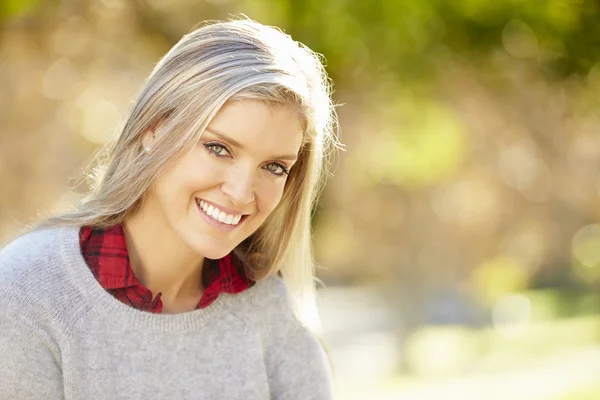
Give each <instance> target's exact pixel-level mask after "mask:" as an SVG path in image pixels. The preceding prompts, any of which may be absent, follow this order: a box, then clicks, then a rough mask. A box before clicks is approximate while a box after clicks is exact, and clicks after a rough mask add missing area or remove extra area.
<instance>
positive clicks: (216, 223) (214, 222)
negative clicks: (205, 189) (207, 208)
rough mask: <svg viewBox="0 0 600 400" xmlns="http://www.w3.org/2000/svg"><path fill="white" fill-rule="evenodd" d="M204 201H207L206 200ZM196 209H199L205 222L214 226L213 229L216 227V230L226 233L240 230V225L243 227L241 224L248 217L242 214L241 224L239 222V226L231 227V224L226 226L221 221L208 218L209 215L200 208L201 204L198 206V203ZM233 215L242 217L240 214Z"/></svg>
mask: <svg viewBox="0 0 600 400" xmlns="http://www.w3.org/2000/svg"><path fill="white" fill-rule="evenodd" d="M204 201H206V200H204ZM207 203H208V202H207ZM210 204H213V206H214V203H210ZM196 208H197V209H198V211H199V212H200V215H201V216H202V218H204V220H205V221H206V222H207V223H208V224H209V225H211V226H213V227H215V228H217V229H219V230H221V231H225V232H229V231H232V230H234V229H236V228H239V227H240V225H241V224H242V223H243V222H244V221H245V220H246V218H247V217H248V215H244V214H242V218H240V222H238V223H237V225H229V224H225V223H223V222H219V221H217V220H215V219H213V218H212V217H209V216H208V214H206V213H205V212H204V210H203V209H202V208H200V204H198V202H196ZM222 211H225V210H222ZM233 215H240V214H239V213H238V214H233Z"/></svg>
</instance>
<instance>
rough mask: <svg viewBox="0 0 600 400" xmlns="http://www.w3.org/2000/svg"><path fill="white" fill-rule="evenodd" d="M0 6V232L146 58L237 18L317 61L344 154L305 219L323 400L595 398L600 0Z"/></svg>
mask: <svg viewBox="0 0 600 400" xmlns="http://www.w3.org/2000/svg"><path fill="white" fill-rule="evenodd" d="M598 4H599V3H598V2H596V1H587V0H548V1H517V0H499V1H486V0H437V1H427V0H372V1H352V0H318V1H317V0H304V1H303V0H246V1H236V0H212V1H208V0H207V1H199V0H62V1H58V0H55V1H48V0H46V1H41V0H40V1H34V0H25V1H18V0H1V1H0V191H1V193H2V196H0V241H4V240H7V239H8V238H10V237H12V236H13V235H15V234H16V233H17V232H19V231H20V230H21V229H22V228H23V227H24V226H25V225H27V224H30V223H32V222H35V221H38V220H39V219H40V218H41V217H42V216H45V215H49V214H51V213H55V212H59V211H64V210H66V209H68V208H69V207H70V206H72V205H73V204H75V203H76V201H77V197H76V193H80V192H81V191H83V190H84V189H85V188H82V187H79V188H77V189H75V190H71V189H70V188H71V187H72V186H73V185H74V184H75V183H77V182H78V180H79V178H80V177H81V173H80V172H79V171H80V170H81V168H82V167H83V166H84V165H85V164H86V162H87V161H89V158H90V156H91V154H92V153H93V152H94V151H95V150H96V149H97V148H98V147H99V146H100V145H101V144H102V143H104V142H105V141H107V140H108V139H109V138H111V137H112V136H113V135H114V133H115V127H116V125H117V122H118V120H119V118H121V117H122V116H123V115H124V113H125V112H126V110H127V109H128V107H129V106H130V105H131V103H132V100H133V99H134V97H135V94H136V92H137V90H138V89H139V88H140V86H141V84H142V83H143V80H144V78H145V77H146V75H147V74H148V73H149V72H150V71H151V69H152V68H153V66H154V65H155V63H156V62H157V61H158V59H159V58H160V56H162V55H163V54H164V53H165V52H166V51H167V50H168V49H169V48H170V47H171V46H172V45H173V44H174V43H176V42H177V41H178V40H179V39H180V37H181V36H182V35H183V34H185V33H187V32H189V31H190V30H191V29H192V28H193V27H194V26H195V25H196V24H197V23H198V22H200V21H202V20H206V19H223V18H228V17H229V16H231V15H237V14H239V13H244V14H246V15H248V16H249V17H251V18H253V19H256V20H258V21H260V22H262V23H265V24H271V25H277V26H279V27H281V28H283V29H284V30H285V31H286V32H288V33H290V34H292V36H293V37H294V38H295V39H297V40H300V41H302V42H304V43H305V44H307V45H308V46H310V47H311V48H313V49H314V50H315V51H318V52H320V53H322V54H324V55H325V57H326V59H327V69H328V71H329V73H330V75H331V77H332V78H333V80H334V81H335V93H334V96H335V100H336V102H337V103H338V104H340V107H339V109H338V111H339V116H340V123H341V129H342V141H343V142H344V143H345V144H346V147H347V151H346V152H345V153H342V154H340V156H339V157H337V158H336V160H335V166H336V169H335V174H334V176H333V177H332V179H331V180H330V184H329V186H328V188H327V189H326V191H325V194H324V197H323V199H322V202H321V206H320V208H319V210H318V213H317V214H316V216H315V221H314V223H315V225H314V226H315V233H316V234H315V245H316V250H317V260H318V262H319V264H320V267H319V270H318V275H319V277H320V278H321V279H322V280H323V282H324V283H325V284H326V286H327V289H325V290H320V306H321V313H322V319H323V325H324V329H325V339H326V342H327V344H328V346H329V350H330V353H331V357H332V359H333V363H334V365H335V369H336V375H337V380H338V392H339V396H338V398H339V399H342V400H349V399H373V400H376V399H386V400H387V399H402V400H406V399H410V400H416V399H460V400H463V399H466V400H470V399H477V400H480V399H511V400H513V399H526V400H536V399H540V400H541V399H543V400H588V399H600V295H599V289H600V221H599V211H600V202H599V195H600V175H599V173H598V171H599V167H600V134H599V133H600V132H599V129H600V23H599V21H600V8H599V7H600V6H599V5H598Z"/></svg>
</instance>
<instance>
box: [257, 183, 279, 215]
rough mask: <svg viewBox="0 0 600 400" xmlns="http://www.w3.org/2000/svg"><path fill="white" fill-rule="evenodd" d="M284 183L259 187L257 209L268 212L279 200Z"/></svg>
mask: <svg viewBox="0 0 600 400" xmlns="http://www.w3.org/2000/svg"><path fill="white" fill-rule="evenodd" d="M283 189H284V183H281V184H276V185H267V186H266V187H264V188H261V192H260V195H259V196H258V199H259V204H258V206H259V210H261V211H262V212H263V213H264V214H266V215H268V214H270V213H271V212H272V211H273V210H274V209H275V207H277V205H278V204H279V202H280V201H281V197H282V196H283Z"/></svg>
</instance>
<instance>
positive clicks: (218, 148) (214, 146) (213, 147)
mask: <svg viewBox="0 0 600 400" xmlns="http://www.w3.org/2000/svg"><path fill="white" fill-rule="evenodd" d="M204 147H206V149H207V150H208V152H209V153H211V154H214V155H215V156H217V157H227V156H230V155H231V154H230V153H229V151H228V150H227V148H225V146H223V145H222V144H219V143H206V144H205V145H204Z"/></svg>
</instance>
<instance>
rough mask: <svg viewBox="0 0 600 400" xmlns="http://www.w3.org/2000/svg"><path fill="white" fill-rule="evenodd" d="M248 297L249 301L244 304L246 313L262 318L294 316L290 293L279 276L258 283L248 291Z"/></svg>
mask: <svg viewBox="0 0 600 400" xmlns="http://www.w3.org/2000/svg"><path fill="white" fill-rule="evenodd" d="M247 295H248V300H247V301H245V302H244V303H245V305H246V307H244V308H246V309H245V310H244V312H245V313H250V314H254V313H258V314H259V315H260V317H261V318H264V317H267V316H271V317H276V318H281V317H286V316H287V317H288V318H289V317H292V316H293V307H292V299H291V296H290V293H289V291H288V288H287V286H286V284H285V282H284V281H283V279H282V278H281V277H279V276H269V277H267V278H264V279H261V280H259V281H257V282H256V283H255V284H254V286H252V287H251V288H250V289H248V290H247Z"/></svg>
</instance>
